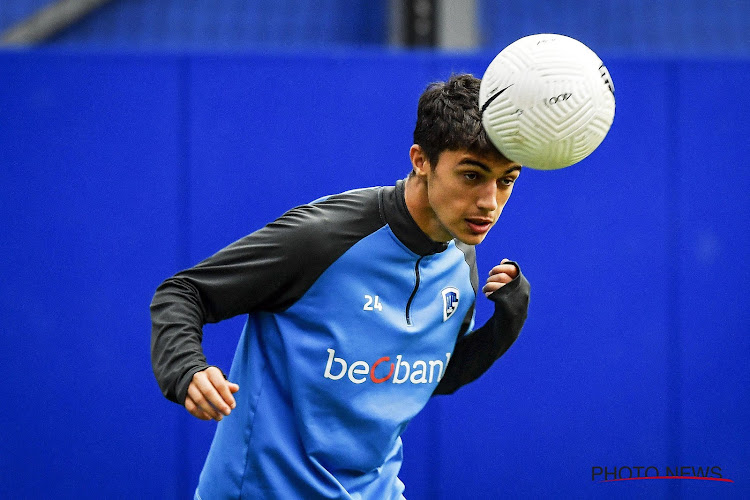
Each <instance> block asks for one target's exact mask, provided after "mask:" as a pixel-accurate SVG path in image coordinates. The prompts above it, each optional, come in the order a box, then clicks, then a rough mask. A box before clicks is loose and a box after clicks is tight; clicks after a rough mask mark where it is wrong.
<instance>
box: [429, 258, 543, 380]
mask: <svg viewBox="0 0 750 500" xmlns="http://www.w3.org/2000/svg"><path fill="white" fill-rule="evenodd" d="M507 263H508V264H513V265H515V266H516V268H517V269H518V275H517V276H516V277H515V278H514V279H513V281H511V282H510V283H508V284H506V285H505V286H503V287H501V288H499V289H498V290H496V291H495V292H493V293H492V294H491V295H490V296H489V299H490V300H491V301H492V302H494V305H495V310H494V313H493V314H492V317H491V318H490V319H489V320H488V321H487V322H486V323H485V324H484V325H482V326H481V327H479V328H477V329H476V330H474V331H471V332H469V333H468V334H466V335H459V338H458V340H457V342H456V346H455V349H454V351H453V354H452V355H451V360H450V363H448V368H447V369H446V372H445V375H444V376H443V378H442V379H441V380H440V382H439V383H438V386H437V387H436V388H435V391H434V393H433V394H435V395H438V394H452V393H454V392H455V391H456V390H458V389H459V388H460V387H462V386H464V385H466V384H468V383H470V382H473V381H474V380H476V379H477V378H479V377H480V376H481V375H482V374H483V373H484V372H486V371H487V370H488V369H489V368H490V367H491V366H492V364H493V363H494V362H495V361H497V360H498V359H499V358H500V356H502V355H503V354H504V353H505V352H506V351H507V350H508V348H509V347H510V346H511V345H512V344H513V342H515V341H516V339H517V338H518V336H519V334H520V333H521V328H522V327H523V324H524V322H525V321H526V316H527V314H528V308H529V296H530V290H531V286H530V284H529V282H528V280H527V279H526V277H525V276H524V275H523V273H522V272H521V268H520V267H519V266H518V264H517V263H515V262H511V261H509V262H507ZM469 324H472V325H473V321H472V322H471V323H469V320H468V319H467V320H466V321H465V322H464V327H465V328H466V329H467V330H468V326H467V325H469ZM462 333H463V332H462Z"/></svg>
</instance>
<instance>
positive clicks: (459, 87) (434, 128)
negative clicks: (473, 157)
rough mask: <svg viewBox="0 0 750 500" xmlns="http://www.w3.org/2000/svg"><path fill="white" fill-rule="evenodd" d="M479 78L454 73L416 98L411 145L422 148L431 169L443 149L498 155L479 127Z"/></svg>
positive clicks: (480, 121)
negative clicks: (417, 101)
mask: <svg viewBox="0 0 750 500" xmlns="http://www.w3.org/2000/svg"><path fill="white" fill-rule="evenodd" d="M480 81H481V80H479V79H478V78H475V77H474V76H472V75H470V74H466V73H463V74H457V75H453V76H451V77H450V78H449V79H448V81H446V82H435V83H431V84H430V85H428V86H427V88H426V89H425V91H424V93H422V96H421V97H420V98H419V104H418V106H417V124H416V127H415V128H414V144H417V145H419V146H420V147H421V148H422V150H423V151H424V152H425V155H426V156H427V159H428V160H429V161H430V165H431V166H432V168H434V167H435V165H437V161H438V158H439V157H440V153H442V152H443V151H456V150H460V149H465V150H467V151H471V152H473V153H479V154H482V155H486V154H500V153H499V151H498V150H497V149H496V148H495V146H494V145H493V144H492V142H490V139H489V137H487V133H486V132H485V131H484V128H483V127H482V115H481V112H480V111H479V84H480Z"/></svg>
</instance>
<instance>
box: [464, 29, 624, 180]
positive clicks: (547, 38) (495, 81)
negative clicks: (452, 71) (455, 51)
mask: <svg viewBox="0 0 750 500" xmlns="http://www.w3.org/2000/svg"><path fill="white" fill-rule="evenodd" d="M479 107H480V109H481V110H482V125H483V126H484V129H485V130H486V131H487V135H488V136H489V138H490V140H491V141H492V143H493V144H494V145H495V147H496V148H497V149H499V150H500V152H501V153H503V155H505V156H506V157H507V158H508V159H509V160H511V161H514V162H516V163H520V164H521V165H524V166H526V167H529V168H534V169H540V170H554V169H558V168H563V167H568V166H570V165H573V164H574V163H577V162H579V161H581V160H583V159H584V158H586V157H587V156H588V155H590V154H591V153H592V152H593V151H594V150H595V149H596V148H597V147H599V144H601V143H602V141H603V140H604V137H605V136H606V135H607V132H609V129H610V127H611V126H612V120H613V119H614V117H615V87H614V85H613V83H612V78H611V77H610V76H609V72H608V71H607V68H606V67H605V66H604V64H602V61H601V59H599V57H598V56H597V55H596V54H595V53H594V52H593V51H592V50H591V49H589V48H588V47H587V46H586V45H584V44H583V43H581V42H579V41H578V40H575V39H573V38H570V37H567V36H563V35H553V34H541V35H531V36H526V37H524V38H521V39H520V40H516V41H515V42H513V43H512V44H510V45H508V46H507V47H506V48H505V49H503V50H502V51H501V52H500V53H499V54H498V55H497V57H495V59H493V61H492V62H491V63H490V65H489V66H488V67H487V71H486V72H485V73H484V76H483V77H482V82H481V85H480V88H479Z"/></svg>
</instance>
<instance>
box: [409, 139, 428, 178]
mask: <svg viewBox="0 0 750 500" xmlns="http://www.w3.org/2000/svg"><path fill="white" fill-rule="evenodd" d="M409 158H410V159H411V168H412V170H413V171H414V174H415V175H417V176H419V177H424V176H426V175H427V172H428V171H429V170H430V161H429V160H428V159H427V155H426V154H425V152H424V150H423V149H422V146H420V145H419V144H413V145H412V147H411V148H410V149H409Z"/></svg>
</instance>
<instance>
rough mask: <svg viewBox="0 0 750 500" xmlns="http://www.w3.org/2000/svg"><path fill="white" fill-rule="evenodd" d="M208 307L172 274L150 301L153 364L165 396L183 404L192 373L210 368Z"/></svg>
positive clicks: (195, 292)
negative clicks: (205, 350)
mask: <svg viewBox="0 0 750 500" xmlns="http://www.w3.org/2000/svg"><path fill="white" fill-rule="evenodd" d="M205 322H206V321H205V311H204V309H203V306H202V305H201V302H200V296H199V294H198V291H197V290H195V288H193V287H192V286H191V285H190V284H189V283H188V282H186V281H184V280H180V279H178V278H170V279H168V280H166V281H165V282H164V283H162V284H161V286H159V288H158V289H157V291H156V293H155V294H154V298H153V300H152V302H151V325H152V329H151V364H152V366H153V370H154V375H155V376H156V380H157V381H158V383H159V387H160V388H161V390H162V393H163V394H164V396H165V397H166V398H167V399H169V400H171V401H174V402H176V403H179V404H183V403H184V401H185V394H186V392H187V388H188V386H189V385H190V380H191V378H192V376H193V374H194V373H195V372H197V371H200V370H203V369H205V368H207V367H208V366H209V365H208V364H207V363H206V358H205V356H204V355H203V349H202V347H201V340H202V337H203V330H202V328H203V325H204V324H205Z"/></svg>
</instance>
